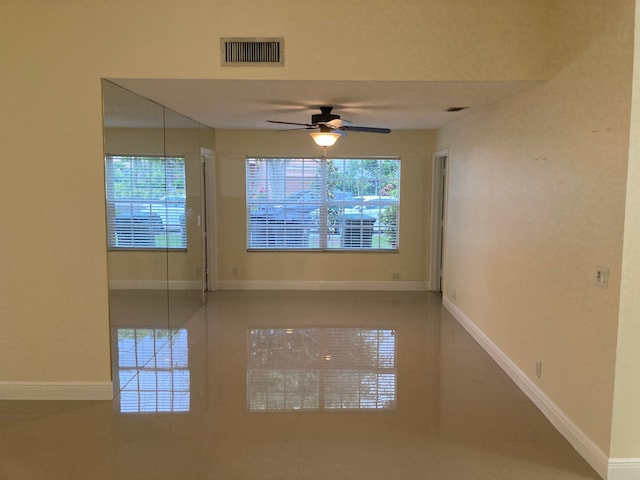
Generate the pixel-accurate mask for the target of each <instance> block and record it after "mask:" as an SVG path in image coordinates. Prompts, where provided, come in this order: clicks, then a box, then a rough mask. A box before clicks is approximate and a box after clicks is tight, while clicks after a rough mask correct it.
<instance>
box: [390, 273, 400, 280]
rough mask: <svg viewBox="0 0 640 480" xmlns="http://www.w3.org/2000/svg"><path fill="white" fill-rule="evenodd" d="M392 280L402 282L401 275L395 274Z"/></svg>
mask: <svg viewBox="0 0 640 480" xmlns="http://www.w3.org/2000/svg"><path fill="white" fill-rule="evenodd" d="M391 278H392V279H393V280H400V274H399V273H394V274H393V275H392V277H391Z"/></svg>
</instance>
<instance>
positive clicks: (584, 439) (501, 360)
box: [443, 297, 640, 480]
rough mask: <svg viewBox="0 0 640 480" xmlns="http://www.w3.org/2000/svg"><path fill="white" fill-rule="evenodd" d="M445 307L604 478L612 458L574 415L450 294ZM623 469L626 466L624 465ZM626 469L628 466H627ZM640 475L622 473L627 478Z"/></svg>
mask: <svg viewBox="0 0 640 480" xmlns="http://www.w3.org/2000/svg"><path fill="white" fill-rule="evenodd" d="M443 305H444V307H445V308H446V309H447V310H448V311H449V312H450V313H451V315H453V317H454V318H455V319H456V320H457V321H458V322H459V323H460V325H462V327H464V329H465V330H467V332H469V334H470V335H471V336H472V337H473V338H474V339H475V340H476V341H477V342H478V343H479V344H480V346H482V348H484V350H486V352H487V353H488V354H489V355H490V356H491V357H492V358H493V359H494V360H495V361H496V363H497V364H498V365H499V366H500V367H501V368H502V369H503V370H504V371H505V373H506V374H507V375H509V377H510V378H511V379H512V380H513V381H514V382H515V384H516V385H518V387H519V388H520V389H521V390H522V391H523V392H524V394H525V395H527V397H529V399H531V401H532V402H533V403H534V404H535V405H536V406H537V407H538V409H540V411H541V412H542V413H543V414H544V415H545V416H546V417H547V419H548V420H549V421H550V422H551V423H552V424H553V426H554V427H555V428H556V429H557V430H558V431H559V432H560V433H561V434H562V435H563V436H564V437H565V438H566V439H567V441H568V442H569V443H571V445H572V446H573V448H575V449H576V451H577V452H578V453H579V454H580V455H582V457H583V458H584V459H585V460H586V461H587V462H588V463H589V465H591V467H592V468H593V469H594V470H595V471H596V472H597V473H598V474H599V475H600V476H601V477H602V478H609V479H611V478H613V477H607V475H608V473H609V471H610V465H609V458H608V457H607V455H606V454H605V453H604V452H603V451H602V449H601V448H600V447H598V446H597V445H596V444H595V443H594V442H593V441H592V440H591V439H590V438H589V437H588V436H587V435H586V434H585V433H584V432H583V431H582V430H581V429H580V428H579V427H578V426H577V425H576V424H575V423H573V421H571V419H570V418H569V417H568V416H567V415H566V414H565V413H564V412H563V411H562V410H561V409H560V408H559V407H558V406H557V405H556V404H555V403H553V401H551V399H550V398H549V397H548V396H547V395H546V394H545V393H544V392H543V391H542V390H541V389H540V387H538V385H536V384H535V383H534V382H533V381H532V380H531V379H530V378H529V377H528V376H527V375H526V374H525V373H524V372H523V371H522V370H521V369H520V368H519V367H518V366H517V365H516V364H515V363H514V362H513V361H512V360H511V359H510V358H509V357H508V356H507V355H506V354H505V353H504V352H503V351H502V350H500V348H498V346H497V345H496V344H494V343H493V342H492V341H491V339H490V338H489V337H487V335H486V334H485V333H484V332H482V330H480V329H479V328H478V327H477V326H476V325H475V324H474V323H473V322H472V321H471V320H470V319H469V318H468V317H467V316H466V315H465V314H464V313H463V312H462V311H461V310H460V309H459V308H458V307H457V306H456V305H455V304H454V303H453V302H452V301H451V300H450V299H449V298H447V297H444V298H443ZM620 470H621V471H622V469H620ZM625 471H626V469H625ZM631 478H634V479H636V480H637V479H640V477H620V480H622V479H624V480H627V479H631Z"/></svg>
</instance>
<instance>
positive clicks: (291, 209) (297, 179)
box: [246, 158, 322, 249]
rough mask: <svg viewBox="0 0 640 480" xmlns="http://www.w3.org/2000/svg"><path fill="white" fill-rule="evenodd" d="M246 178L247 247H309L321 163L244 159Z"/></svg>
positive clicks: (314, 226) (314, 225)
mask: <svg viewBox="0 0 640 480" xmlns="http://www.w3.org/2000/svg"><path fill="white" fill-rule="evenodd" d="M246 175H247V246H248V248H251V249H308V248H313V247H314V245H313V242H311V241H310V240H311V235H312V234H313V233H315V239H316V244H317V226H318V214H319V211H320V208H321V206H322V163H321V161H320V160H318V159H295V158H288V159H276V158H268V159H248V160H247V164H246ZM316 248H317V245H316Z"/></svg>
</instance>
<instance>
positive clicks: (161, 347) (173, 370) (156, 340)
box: [118, 328, 191, 413]
mask: <svg viewBox="0 0 640 480" xmlns="http://www.w3.org/2000/svg"><path fill="white" fill-rule="evenodd" d="M118 357H119V358H118V375H119V382H120V385H121V386H122V391H121V392H120V412H121V413H144V412H154V413H155V412H188V411H189V409H190V403H191V391H190V383H191V382H190V371H189V346H188V336H187V330H186V329H179V330H169V329H162V328H156V329H150V328H119V329H118Z"/></svg>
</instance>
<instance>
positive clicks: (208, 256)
mask: <svg viewBox="0 0 640 480" xmlns="http://www.w3.org/2000/svg"><path fill="white" fill-rule="evenodd" d="M200 158H201V159H202V175H203V179H202V182H203V183H202V184H203V190H204V195H203V199H202V202H203V210H204V212H205V213H204V225H203V227H204V232H203V248H204V250H205V253H204V259H203V260H204V264H205V271H203V281H204V288H205V290H206V291H216V290H217V282H218V277H217V265H218V246H217V241H216V232H217V231H218V228H217V219H216V155H215V151H214V150H212V149H209V148H204V147H201V148H200Z"/></svg>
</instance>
